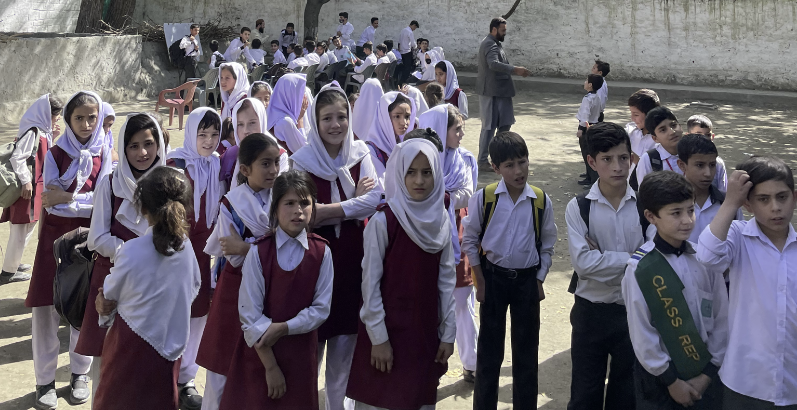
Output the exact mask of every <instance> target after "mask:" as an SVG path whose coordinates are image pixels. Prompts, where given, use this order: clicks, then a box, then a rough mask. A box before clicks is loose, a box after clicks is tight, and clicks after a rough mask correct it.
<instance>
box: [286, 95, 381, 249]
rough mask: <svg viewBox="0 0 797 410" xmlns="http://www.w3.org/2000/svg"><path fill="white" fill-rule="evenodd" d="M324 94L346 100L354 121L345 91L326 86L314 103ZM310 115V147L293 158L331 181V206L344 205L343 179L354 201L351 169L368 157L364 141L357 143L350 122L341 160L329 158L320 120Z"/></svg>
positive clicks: (306, 147)
mask: <svg viewBox="0 0 797 410" xmlns="http://www.w3.org/2000/svg"><path fill="white" fill-rule="evenodd" d="M325 92H331V93H340V95H341V97H342V98H343V100H344V101H346V110H347V114H348V116H349V118H351V107H349V103H348V100H347V99H346V93H345V92H344V91H343V89H341V88H340V87H338V86H337V85H335V84H327V85H325V86H324V88H322V89H321V91H320V92H319V93H318V95H316V97H315V101H317V100H318V97H319V96H321V94H323V93H325ZM315 101H314V103H315ZM307 114H308V122H309V123H310V132H309V135H308V136H307V145H305V146H304V147H302V148H301V149H299V150H298V151H296V152H295V153H294V154H293V155H292V156H291V159H292V160H293V161H294V162H296V163H297V164H299V165H301V166H302V168H304V169H305V170H307V171H308V172H310V173H312V174H313V175H315V176H317V177H319V178H323V179H325V180H327V181H329V183H330V184H331V185H332V189H331V192H332V198H331V199H332V203H338V202H341V199H342V198H340V194H339V192H338V189H337V184H336V182H335V181H337V180H340V185H341V187H342V188H343V193H345V194H346V198H348V199H352V198H354V192H355V190H356V188H357V185H356V182H354V179H353V178H352V176H351V172H349V169H351V167H353V166H355V165H357V164H358V163H359V162H360V161H362V160H363V158H365V157H366V156H367V155H368V154H369V151H368V147H367V146H366V145H365V143H364V142H362V141H355V140H354V132H353V131H352V127H351V122H349V129H348V130H346V139H344V140H343V146H342V147H341V149H340V152H339V153H338V158H340V160H338V161H336V159H335V158H332V157H330V156H329V153H327V149H326V148H325V147H324V142H323V141H322V140H321V135H320V134H319V133H318V119H317V118H316V114H315V110H311V111H309V112H308V113H307ZM338 164H339V165H338ZM335 233H336V234H338V235H339V234H340V224H338V225H336V226H335Z"/></svg>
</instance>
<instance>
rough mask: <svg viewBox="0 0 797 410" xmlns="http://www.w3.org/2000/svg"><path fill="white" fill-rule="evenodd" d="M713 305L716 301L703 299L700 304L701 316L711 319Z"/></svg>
mask: <svg viewBox="0 0 797 410" xmlns="http://www.w3.org/2000/svg"><path fill="white" fill-rule="evenodd" d="M713 305H714V301H712V300H708V299H703V300H702V301H701V302H700V314H701V315H703V317H706V318H711V310H712V306H713Z"/></svg>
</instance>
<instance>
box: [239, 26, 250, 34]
mask: <svg viewBox="0 0 797 410" xmlns="http://www.w3.org/2000/svg"><path fill="white" fill-rule="evenodd" d="M247 31H248V32H250V33H251V32H252V29H250V28H249V27H241V34H243V33H245V32H247Z"/></svg>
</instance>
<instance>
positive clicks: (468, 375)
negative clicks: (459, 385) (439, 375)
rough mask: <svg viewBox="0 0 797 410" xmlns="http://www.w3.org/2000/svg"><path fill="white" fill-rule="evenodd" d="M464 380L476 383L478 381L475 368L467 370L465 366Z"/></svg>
mask: <svg viewBox="0 0 797 410" xmlns="http://www.w3.org/2000/svg"><path fill="white" fill-rule="evenodd" d="M462 380H464V381H465V383H475V382H476V372H474V371H473V370H465V369H464V368H463V369H462Z"/></svg>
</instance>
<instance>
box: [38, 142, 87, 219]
mask: <svg viewBox="0 0 797 410" xmlns="http://www.w3.org/2000/svg"><path fill="white" fill-rule="evenodd" d="M62 138H66V136H63V137H62ZM77 160H78V159H77V158H76V159H75V161H77ZM60 177H61V171H60V170H59V169H58V164H56V163H55V158H53V152H52V151H47V155H46V156H45V157H44V169H43V179H44V186H45V187H46V186H48V185H55V186H59V184H60V183H59V182H58V178H60ZM98 178H99V176H98ZM99 182H100V181H97V182H95V183H97V184H98V183H99ZM80 189H81V188H77V189H76V191H79V190H80ZM44 209H46V210H47V213H50V214H53V215H57V216H62V217H64V218H91V211H92V210H93V209H94V191H89V192H84V193H82V194H81V193H78V194H74V195H73V197H72V201H70V202H67V203H65V204H61V205H56V206H55V207H50V208H44Z"/></svg>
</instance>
